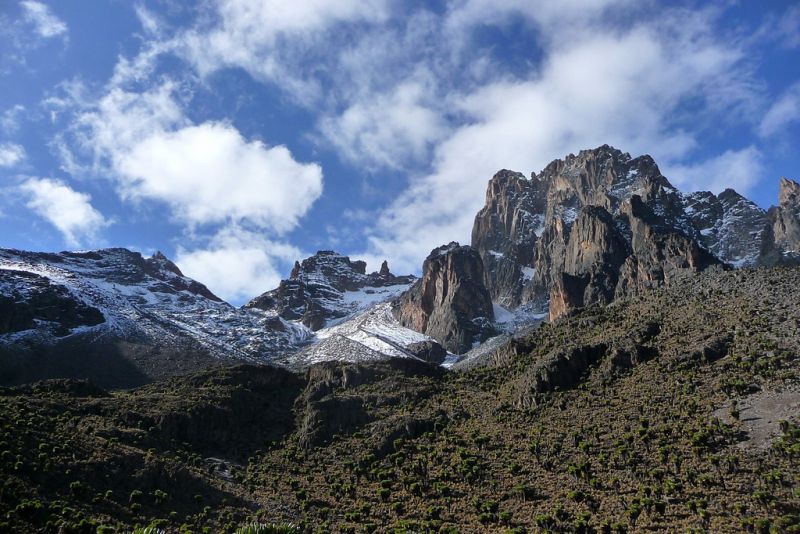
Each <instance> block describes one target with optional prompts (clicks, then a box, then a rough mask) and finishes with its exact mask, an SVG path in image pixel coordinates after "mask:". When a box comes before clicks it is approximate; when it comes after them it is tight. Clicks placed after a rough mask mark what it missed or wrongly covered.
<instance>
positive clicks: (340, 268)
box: [290, 250, 367, 291]
mask: <svg viewBox="0 0 800 534" xmlns="http://www.w3.org/2000/svg"><path fill="white" fill-rule="evenodd" d="M366 269H367V264H366V262H364V261H360V260H357V261H351V260H350V258H349V257H347V256H345V255H343V254H339V253H338V252H334V251H332V250H320V251H318V252H317V253H316V254H314V255H313V256H310V257H308V258H306V259H304V260H303V261H302V262H295V266H294V269H292V273H291V275H290V279H291V280H298V281H300V282H306V283H325V284H328V285H330V286H332V287H333V288H335V289H337V290H339V291H354V290H356V289H358V288H359V287H360V286H359V285H360V284H361V283H362V282H363V281H364V279H365V277H366Z"/></svg>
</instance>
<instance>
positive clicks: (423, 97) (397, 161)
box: [320, 81, 447, 168]
mask: <svg viewBox="0 0 800 534" xmlns="http://www.w3.org/2000/svg"><path fill="white" fill-rule="evenodd" d="M430 94H431V91H430V90H429V89H428V88H426V87H425V86H424V83H420V82H414V81H409V82H406V83H403V84H401V85H399V86H397V87H396V88H395V89H394V90H393V91H392V92H391V93H389V94H382V95H377V96H374V97H373V98H370V99H364V100H360V101H357V102H355V103H353V104H352V105H351V106H350V107H348V108H347V109H346V110H345V111H344V112H342V113H341V114H340V115H337V116H335V117H327V118H324V119H323V120H322V121H321V123H320V129H321V131H322V133H323V135H324V136H325V137H326V138H327V139H328V141H329V142H330V143H331V144H332V145H333V146H335V147H336V149H337V150H338V151H339V153H340V154H342V155H343V156H344V157H345V158H346V159H348V160H350V161H352V162H354V163H356V164H358V165H361V166H367V167H370V168H376V167H384V168H402V167H404V166H406V165H407V164H408V163H409V161H411V162H419V161H423V160H426V159H427V157H428V153H429V150H430V148H431V145H432V143H434V142H435V141H438V140H439V139H441V138H442V136H443V135H444V134H445V133H446V132H447V124H446V123H445V120H444V119H443V117H442V116H441V111H440V110H439V109H437V106H436V105H435V103H434V102H431V101H430Z"/></svg>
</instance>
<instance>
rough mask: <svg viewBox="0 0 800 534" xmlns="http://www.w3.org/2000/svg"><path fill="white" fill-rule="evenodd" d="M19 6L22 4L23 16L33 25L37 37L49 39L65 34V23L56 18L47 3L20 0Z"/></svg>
mask: <svg viewBox="0 0 800 534" xmlns="http://www.w3.org/2000/svg"><path fill="white" fill-rule="evenodd" d="M20 6H22V12H23V15H22V16H23V18H24V19H25V20H26V21H27V22H28V23H30V24H31V25H32V26H33V29H34V31H35V32H36V34H37V35H38V36H39V37H41V38H43V39H50V38H53V37H59V36H65V35H66V34H67V31H68V29H67V25H66V23H65V22H64V21H63V20H61V19H60V18H58V17H57V16H56V15H55V14H54V13H53V12H52V11H51V9H50V8H49V7H48V6H47V5H45V4H43V3H41V2H35V1H33V0H24V1H23V2H20Z"/></svg>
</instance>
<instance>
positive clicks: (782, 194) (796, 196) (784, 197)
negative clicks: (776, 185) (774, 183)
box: [778, 177, 800, 207]
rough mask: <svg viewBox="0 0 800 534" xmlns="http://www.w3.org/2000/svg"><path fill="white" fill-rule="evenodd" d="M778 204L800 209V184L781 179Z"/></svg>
mask: <svg viewBox="0 0 800 534" xmlns="http://www.w3.org/2000/svg"><path fill="white" fill-rule="evenodd" d="M778 202H779V203H780V205H781V206H783V207H800V184H799V183H797V182H795V181H794V180H790V179H789V178H785V177H781V182H780V190H779V192H778Z"/></svg>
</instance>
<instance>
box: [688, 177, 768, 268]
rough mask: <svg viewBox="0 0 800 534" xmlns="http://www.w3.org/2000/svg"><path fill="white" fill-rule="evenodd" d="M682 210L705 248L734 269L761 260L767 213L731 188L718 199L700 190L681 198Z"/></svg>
mask: <svg viewBox="0 0 800 534" xmlns="http://www.w3.org/2000/svg"><path fill="white" fill-rule="evenodd" d="M684 209H685V211H686V214H687V215H689V217H690V219H691V221H692V226H694V227H695V228H696V229H697V230H698V231H699V233H700V242H701V244H702V245H703V247H704V248H706V249H707V250H708V251H710V252H711V253H712V254H714V255H715V256H717V257H718V258H721V259H723V260H724V261H726V262H728V263H730V264H732V265H733V266H734V267H747V266H754V265H756V264H757V263H759V262H760V261H761V258H760V256H761V250H762V248H763V247H764V240H765V238H766V237H767V225H768V224H769V221H768V218H767V214H766V212H764V210H763V209H761V208H759V207H758V206H756V205H755V204H754V203H753V202H751V201H750V200H748V199H746V198H745V197H743V196H742V195H740V194H739V193H737V192H736V191H734V190H733V189H726V190H725V191H723V192H722V193H720V194H719V195H718V196H717V195H714V194H713V193H709V192H708V191H700V192H697V193H691V194H688V195H686V196H684Z"/></svg>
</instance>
